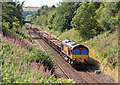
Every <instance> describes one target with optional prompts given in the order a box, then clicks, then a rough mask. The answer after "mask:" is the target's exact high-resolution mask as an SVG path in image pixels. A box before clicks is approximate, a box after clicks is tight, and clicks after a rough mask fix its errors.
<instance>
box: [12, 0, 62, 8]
mask: <svg viewBox="0 0 120 85" xmlns="http://www.w3.org/2000/svg"><path fill="white" fill-rule="evenodd" d="M13 1H20V2H22V1H25V3H24V6H33V7H41V6H43V5H48V6H52V5H56V4H57V3H59V2H62V0H13Z"/></svg>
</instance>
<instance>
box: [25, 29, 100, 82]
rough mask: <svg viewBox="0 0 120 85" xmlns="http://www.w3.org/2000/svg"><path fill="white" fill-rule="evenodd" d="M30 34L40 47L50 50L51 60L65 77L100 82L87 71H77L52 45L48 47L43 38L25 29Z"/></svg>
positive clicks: (78, 80)
mask: <svg viewBox="0 0 120 85" xmlns="http://www.w3.org/2000/svg"><path fill="white" fill-rule="evenodd" d="M27 30H28V32H29V35H30V36H34V37H37V38H38V40H37V43H39V44H40V45H41V46H42V48H43V49H44V50H46V51H51V52H52V53H51V55H52V56H54V59H53V61H54V62H56V63H57V66H58V67H59V68H60V70H61V71H62V72H63V73H64V75H65V76H66V78H72V79H73V80H75V81H76V82H77V83H87V84H90V83H99V84H102V82H101V81H99V80H98V79H96V78H95V77H94V76H93V75H91V74H90V73H89V72H87V71H85V72H79V71H77V70H75V69H74V68H72V66H71V65H70V64H68V63H67V62H66V61H65V60H64V59H63V58H62V57H61V56H60V54H58V53H57V52H56V51H55V50H54V49H53V48H52V47H50V46H49V45H48V44H47V43H46V42H45V41H44V40H42V39H40V38H39V36H38V35H37V34H36V33H35V32H34V31H33V30H32V29H27Z"/></svg>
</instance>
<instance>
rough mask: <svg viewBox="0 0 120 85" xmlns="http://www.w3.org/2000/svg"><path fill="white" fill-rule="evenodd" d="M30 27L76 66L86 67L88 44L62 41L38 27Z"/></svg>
mask: <svg viewBox="0 0 120 85" xmlns="http://www.w3.org/2000/svg"><path fill="white" fill-rule="evenodd" d="M30 28H31V29H32V30H34V31H35V32H36V33H37V34H38V35H39V37H40V38H42V39H43V40H44V41H45V42H46V43H48V44H49V45H50V46H51V47H52V48H53V49H54V50H56V51H57V52H58V53H59V54H60V55H61V56H62V57H63V58H64V59H65V60H66V61H67V62H68V63H70V64H71V65H72V66H73V67H74V68H77V69H78V68H79V69H84V68H85V67H86V65H87V62H88V59H89V50H88V48H87V47H86V46H84V45H81V44H78V43H76V42H74V41H72V40H64V41H60V40H58V39H56V38H54V37H53V36H51V35H48V34H47V33H45V32H43V31H41V30H39V29H37V28H34V27H30Z"/></svg>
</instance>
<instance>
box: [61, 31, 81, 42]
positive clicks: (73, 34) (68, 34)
mask: <svg viewBox="0 0 120 85" xmlns="http://www.w3.org/2000/svg"><path fill="white" fill-rule="evenodd" d="M59 39H60V40H66V39H69V40H73V41H75V42H80V41H81V40H82V38H80V37H79V35H78V31H77V30H75V29H70V30H66V31H65V32H63V33H62V34H61V35H60V36H59Z"/></svg>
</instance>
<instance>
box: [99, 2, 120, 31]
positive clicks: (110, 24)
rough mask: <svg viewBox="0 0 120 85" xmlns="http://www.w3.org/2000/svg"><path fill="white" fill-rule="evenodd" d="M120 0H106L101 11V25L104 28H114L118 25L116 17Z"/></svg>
mask: <svg viewBox="0 0 120 85" xmlns="http://www.w3.org/2000/svg"><path fill="white" fill-rule="evenodd" d="M119 5H120V2H106V3H105V6H104V9H103V10H102V12H101V18H100V25H101V26H102V28H104V30H113V29H114V28H116V27H117V26H118V23H117V22H118V20H117V19H116V18H115V16H116V14H117V13H118V10H119V9H120V7H119Z"/></svg>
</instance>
